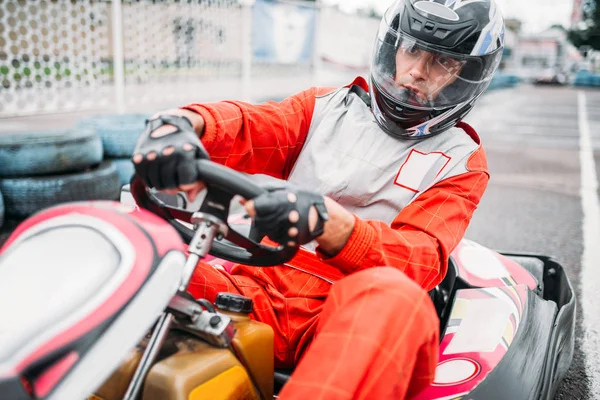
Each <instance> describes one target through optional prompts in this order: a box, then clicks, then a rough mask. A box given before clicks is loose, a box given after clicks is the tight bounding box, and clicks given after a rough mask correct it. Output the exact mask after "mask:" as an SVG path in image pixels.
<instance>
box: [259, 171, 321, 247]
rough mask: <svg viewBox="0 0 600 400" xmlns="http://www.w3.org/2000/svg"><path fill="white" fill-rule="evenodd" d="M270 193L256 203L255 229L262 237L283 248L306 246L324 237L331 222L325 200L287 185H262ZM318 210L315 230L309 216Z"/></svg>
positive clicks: (270, 182)
mask: <svg viewBox="0 0 600 400" xmlns="http://www.w3.org/2000/svg"><path fill="white" fill-rule="evenodd" d="M261 186H262V187H263V188H264V189H266V192H265V193H263V194H261V195H259V196H258V197H256V198H255V199H254V208H255V210H256V216H255V217H254V227H253V229H254V230H255V231H256V232H257V233H258V234H259V235H260V237H264V236H267V237H268V238H269V239H271V240H273V241H274V242H277V243H279V244H282V245H291V246H294V245H302V244H306V243H309V242H311V241H312V240H313V239H315V238H317V237H319V236H320V235H322V234H323V230H324V226H325V222H326V221H327V220H328V219H329V216H328V215H327V208H326V207H325V199H324V197H323V196H321V195H320V194H317V193H313V192H310V191H306V190H302V189H300V188H298V187H296V186H294V185H292V184H291V183H288V182H286V181H275V180H271V181H269V182H266V183H263V184H261ZM313 206H314V207H315V209H316V210H317V215H318V220H317V224H316V226H315V228H314V229H313V230H312V231H311V230H310V227H309V213H310V209H311V208H312V207H313Z"/></svg>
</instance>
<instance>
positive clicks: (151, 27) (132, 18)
mask: <svg viewBox="0 0 600 400" xmlns="http://www.w3.org/2000/svg"><path fill="white" fill-rule="evenodd" d="M262 1H263V2H264V1H265V0H262ZM268 1H269V2H272V0H268ZM279 4H280V5H279V6H278V8H277V9H276V10H275V11H276V12H274V21H284V22H283V24H286V26H285V27H283V28H282V29H288V30H290V29H291V33H290V34H289V35H288V38H291V39H290V40H291V42H293V41H294V40H295V39H294V38H296V37H298V32H304V33H306V32H308V36H307V41H308V42H310V43H311V44H314V45H315V46H316V47H311V48H310V49H309V48H308V47H307V49H304V50H303V51H304V52H305V53H306V52H307V51H308V52H310V54H309V56H308V57H307V56H306V54H304V55H303V56H302V57H298V54H291V55H290V54H288V55H287V57H288V58H289V59H285V57H283V58H282V57H280V59H276V60H265V59H264V58H260V57H256V56H255V55H254V53H256V40H257V36H256V32H253V26H252V20H253V18H254V19H255V20H254V22H255V23H256V18H257V15H256V11H257V8H256V6H252V5H249V4H248V3H247V2H244V3H241V2H240V1H239V0H185V1H182V0H123V1H116V0H115V3H113V2H111V1H94V0H77V1H76V0H27V1H26V0H0V80H1V85H0V116H14V115H30V114H38V113H52V112H64V111H74V110H90V109H104V110H110V109H113V110H115V111H116V110H117V108H119V107H120V108H121V109H123V108H124V109H125V110H127V109H132V108H135V107H136V106H139V105H140V104H155V103H161V102H162V103H164V102H167V101H172V102H182V101H186V100H189V99H191V98H193V97H194V96H198V93H204V94H206V93H207V92H208V93H211V94H212V95H213V96H214V98H215V99H216V98H219V94H220V93H228V94H236V95H239V96H238V97H244V95H245V93H244V88H245V86H244V85H246V86H247V85H248V84H249V83H250V82H253V83H255V84H257V82H258V83H260V81H261V80H262V81H264V80H273V79H277V78H282V77H283V78H286V79H297V78H298V77H299V76H308V75H310V74H312V73H313V72H314V67H315V64H319V63H318V62H317V63H315V61H320V60H321V59H322V58H323V59H326V60H327V61H328V62H332V63H334V64H337V65H339V64H341V65H344V67H346V68H347V67H351V68H359V69H360V68H363V67H365V66H366V65H368V61H369V60H368V59H369V57H370V48H371V46H372V39H373V38H374V35H375V32H376V29H377V23H378V21H377V20H376V19H372V18H366V17H358V16H351V15H346V14H342V13H341V12H339V11H337V10H335V9H331V8H323V9H315V6H314V5H312V6H311V5H307V4H311V3H279ZM299 4H301V5H299ZM311 8H312V9H313V11H312V13H311V11H310V10H311ZM307 10H308V11H307ZM253 12H254V14H253ZM294 13H295V14H294ZM291 14H294V15H296V16H295V17H294V18H290V15H291ZM286 16H287V19H286V18H284V17H286ZM119 22H120V23H119ZM273 29H275V30H276V29H279V28H277V27H275V28H273ZM294 29H296V31H294ZM254 30H256V27H254ZM274 32H275V31H274ZM272 35H273V36H274V38H275V39H277V40H278V44H277V46H279V47H283V48H285V47H287V48H291V47H293V46H294V45H297V43H296V44H294V43H291V42H290V40H288V41H285V40H280V39H281V34H278V33H276V32H275V33H272ZM115 38H118V39H120V40H114V39H115ZM253 41H254V52H253V47H252V46H253ZM277 51H279V50H277ZM288 53H289V52H288ZM290 57H291V58H290ZM294 57H296V58H295V59H294ZM290 60H291V61H290ZM224 88H230V89H231V90H229V91H227V90H225V89H224ZM246 90H247V88H246ZM119 94H120V96H119ZM246 95H247V93H246ZM206 97H207V96H206V95H205V96H204V97H203V98H206ZM119 98H121V100H122V104H117V103H119V101H118V99H119ZM120 111H122V110H120Z"/></svg>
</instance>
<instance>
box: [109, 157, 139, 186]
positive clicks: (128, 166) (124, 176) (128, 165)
mask: <svg viewBox="0 0 600 400" xmlns="http://www.w3.org/2000/svg"><path fill="white" fill-rule="evenodd" d="M111 161H112V162H113V163H114V164H115V166H116V167H117V171H119V179H120V180H121V186H125V185H128V184H129V182H131V177H132V176H133V174H135V168H134V167H133V161H131V158H116V159H114V160H111Z"/></svg>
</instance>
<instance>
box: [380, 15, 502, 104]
mask: <svg viewBox="0 0 600 400" xmlns="http://www.w3.org/2000/svg"><path fill="white" fill-rule="evenodd" d="M374 51H375V54H374V57H373V66H372V69H371V73H372V79H374V80H375V81H376V83H377V85H378V86H379V88H380V89H381V90H382V91H383V92H384V94H385V95H386V97H388V98H390V99H392V100H393V101H394V102H397V103H398V104H399V105H402V106H409V107H411V108H416V109H422V110H441V109H445V108H448V107H452V106H455V105H458V104H460V103H463V102H466V101H470V100H472V99H473V98H475V97H476V96H478V95H480V94H481V93H482V92H483V91H484V90H485V89H486V88H487V86H488V85H489V81H490V80H491V78H492V75H493V73H494V71H495V69H496V66H497V64H498V63H499V62H500V57H499V54H501V53H499V52H496V53H492V54H489V55H484V56H471V55H463V54H456V53H453V52H450V51H446V50H443V49H440V48H439V47H438V48H436V47H433V46H431V45H428V44H427V43H424V42H423V41H421V40H418V39H415V38H413V37H410V36H408V35H406V34H404V33H402V32H398V31H396V30H395V29H393V28H391V27H390V26H389V24H388V23H387V21H386V18H384V19H383V20H382V25H381V27H380V30H379V34H378V37H377V41H376V43H375V50H374Z"/></svg>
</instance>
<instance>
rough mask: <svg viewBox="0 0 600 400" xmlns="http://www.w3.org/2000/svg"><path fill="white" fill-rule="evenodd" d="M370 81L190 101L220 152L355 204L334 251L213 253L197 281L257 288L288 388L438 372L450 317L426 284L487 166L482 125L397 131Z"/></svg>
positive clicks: (392, 387)
mask: <svg viewBox="0 0 600 400" xmlns="http://www.w3.org/2000/svg"><path fill="white" fill-rule="evenodd" d="M367 90H368V88H367V83H366V81H365V80H364V79H362V78H357V79H356V80H355V81H354V82H353V83H352V84H351V85H349V86H346V87H343V88H339V89H335V88H327V89H326V88H311V89H309V90H306V91H304V92H301V93H299V94H297V95H294V96H291V97H289V98H287V99H285V100H284V101H282V102H281V103H276V102H267V103H263V104H260V105H251V104H247V103H242V102H235V101H224V102H219V103H211V104H191V105H188V106H186V107H184V108H186V109H189V110H192V111H195V112H197V113H199V114H200V115H201V116H202V117H203V118H204V121H205V130H204V134H203V136H202V142H203V144H204V146H205V147H206V149H207V151H208V153H209V154H210V156H211V158H212V160H213V161H216V162H219V163H222V164H224V165H226V166H228V167H231V168H233V169H235V170H238V171H243V172H246V173H250V174H267V175H270V176H273V177H275V178H279V179H287V180H288V181H290V182H293V183H294V184H296V185H297V186H300V187H302V188H306V189H310V190H313V191H317V192H319V193H321V194H323V195H326V196H329V197H331V198H332V199H333V200H335V201H337V202H338V203H340V204H341V205H342V206H344V207H345V208H346V209H347V210H349V211H351V212H352V213H353V214H354V215H355V226H354V230H353V232H352V234H351V236H350V238H349V240H348V242H347V243H346V245H345V246H344V248H343V249H342V250H341V251H340V252H339V253H338V254H337V255H335V256H333V257H327V256H326V255H325V254H324V253H321V252H320V251H319V248H318V247H317V248H316V249H315V250H314V251H310V250H302V251H300V252H299V253H298V255H297V256H296V257H295V258H294V259H292V260H291V261H290V262H288V263H286V264H284V265H280V266H276V267H261V268H257V267H249V266H244V265H236V266H234V268H233V269H232V270H231V273H229V272H225V271H221V270H217V269H215V268H213V267H212V266H210V265H208V264H206V263H203V262H201V263H200V264H199V265H198V268H197V269H196V271H195V274H194V276H193V278H192V280H191V283H190V285H189V290H190V292H191V293H192V295H194V296H195V297H204V298H207V299H209V300H211V301H213V300H214V298H215V297H216V294H217V293H218V292H221V291H227V292H233V293H239V294H242V295H245V296H248V297H250V298H252V299H253V300H254V312H253V314H252V317H253V318H255V319H256V320H259V321H262V322H265V323H267V324H269V325H271V326H272V327H273V329H274V331H275V365H276V367H294V366H295V371H294V374H293V375H292V377H291V379H290V381H289V382H288V383H287V384H286V386H285V387H284V388H283V390H282V392H281V394H280V397H281V398H283V399H291V398H293V399H358V398H368V399H388V398H390V399H391V398H394V399H398V398H405V397H410V396H412V395H414V394H416V393H418V392H419V391H421V390H423V389H424V388H425V387H427V386H428V385H429V384H430V383H431V382H432V380H433V377H434V373H435V367H436V364H437V357H438V355H437V349H438V347H437V346H438V341H439V321H438V319H437V315H436V313H435V309H434V307H433V304H432V302H431V300H430V298H429V296H428V294H427V291H429V290H431V289H432V288H434V287H435V286H436V285H437V284H439V283H440V282H441V280H442V279H443V277H444V276H445V274H446V270H447V266H448V264H447V262H448V261H447V260H448V257H449V255H450V253H451V251H452V250H453V249H454V247H455V246H456V245H457V243H458V242H459V241H460V240H461V238H462V237H463V234H464V232H465V230H466V228H467V226H468V224H469V221H470V219H471V216H472V213H473V211H474V210H475V209H476V207H477V204H478V203H479V200H480V198H481V196H482V194H483V192H484V190H485V188H486V185H487V182H488V179H489V175H488V172H487V165H486V158H485V153H484V151H483V148H482V147H481V146H480V143H479V138H478V137H477V134H476V133H475V131H474V130H473V129H472V128H471V127H469V126H468V125H466V124H460V125H459V127H455V128H451V129H450V130H448V131H446V132H444V133H442V134H439V135H436V136H432V137H428V138H425V139H422V140H398V139H394V138H392V137H391V136H389V135H387V134H386V133H385V132H384V131H382V130H381V128H380V127H379V126H378V125H377V123H376V121H375V119H374V117H373V115H372V113H371V110H370V107H369V105H368V96H367V95H366V91H367ZM307 348H308V349H310V351H306V350H307Z"/></svg>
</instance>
